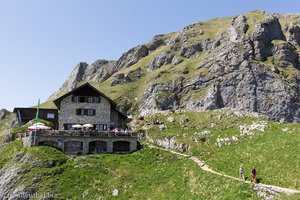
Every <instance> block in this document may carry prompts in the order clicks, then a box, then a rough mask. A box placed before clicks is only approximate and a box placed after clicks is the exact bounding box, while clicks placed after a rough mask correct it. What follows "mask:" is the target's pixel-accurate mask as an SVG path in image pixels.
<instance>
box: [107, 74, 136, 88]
mask: <svg viewBox="0 0 300 200" xmlns="http://www.w3.org/2000/svg"><path fill="white" fill-rule="evenodd" d="M129 82H132V80H131V78H130V77H129V76H128V74H116V75H114V77H113V80H112V82H111V86H115V85H118V84H122V83H129Z"/></svg>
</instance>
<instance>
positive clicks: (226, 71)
mask: <svg viewBox="0 0 300 200" xmlns="http://www.w3.org/2000/svg"><path fill="white" fill-rule="evenodd" d="M299 24H300V18H299V15H291V14H283V15H280V14H267V13H266V12H264V11H252V12H248V13H245V14H243V15H239V16H235V17H229V18H216V19H212V20H208V21H205V22H198V23H194V24H192V25H188V26H186V27H184V28H183V29H181V30H180V31H178V32H174V33H170V34H165V35H157V36H154V38H153V39H152V40H151V41H150V42H148V43H146V44H142V45H139V46H137V47H134V48H132V49H130V50H129V51H127V52H125V53H124V54H123V55H122V56H121V57H120V58H119V59H118V60H117V61H110V63H109V62H108V63H109V65H106V64H102V65H97V66H95V65H94V64H91V65H87V64H86V63H85V64H81V65H84V67H80V66H81V65H79V66H78V65H77V66H76V67H75V69H74V70H73V72H72V73H71V74H70V76H69V78H68V79H67V80H66V82H65V83H64V84H63V86H62V88H61V89H60V90H59V91H57V92H56V93H54V94H53V95H52V96H51V98H50V99H54V98H55V97H57V96H59V95H60V94H62V91H65V92H66V91H69V90H71V89H73V88H74V87H76V86H78V84H81V83H82V82H86V81H89V82H92V83H93V84H94V85H96V87H97V88H98V89H99V90H101V91H104V92H105V93H106V94H107V95H108V96H110V97H112V98H113V99H114V100H116V101H117V102H118V103H119V104H120V106H121V109H122V110H123V111H125V112H130V113H134V114H141V115H146V114H148V113H155V112H157V111H160V110H168V109H174V110H176V109H184V110H199V111H201V110H212V109H219V108H229V109H238V110H245V111H249V112H259V113H261V114H264V115H267V116H269V118H270V119H271V120H276V121H281V122H299V121H300V114H299V113H300V109H299V105H298V103H299V99H300V97H299V95H298V93H299V83H300V73H299V68H300V65H299V45H300V28H299ZM80 68H86V69H88V70H79V69H80ZM78 77H79V78H78Z"/></svg>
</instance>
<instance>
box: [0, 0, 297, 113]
mask: <svg viewBox="0 0 300 200" xmlns="http://www.w3.org/2000/svg"><path fill="white" fill-rule="evenodd" d="M0 8H1V11H0V26H1V27H0V95H1V96H0V108H6V109H8V110H11V111H12V110H13V108H14V107H30V106H33V105H36V104H37V102H38V99H40V100H41V102H44V101H46V100H47V99H48V97H49V96H50V95H51V94H52V93H53V92H54V91H56V90H58V89H59V87H60V86H61V85H62V84H63V82H64V81H65V80H66V78H67V77H68V75H69V74H70V72H71V71H72V69H73V68H74V67H75V65H76V64H77V63H79V62H87V63H89V64H90V63H92V62H94V61H96V60H98V59H107V60H116V59H118V58H119V57H120V56H121V55H122V54H123V53H124V52H126V51H127V50H129V49H130V48H132V47H135V46H137V45H139V44H144V43H146V42H148V41H150V40H151V39H152V38H153V36H154V35H157V34H164V33H170V32H174V31H178V30H180V29H182V28H183V27H185V26H187V25H189V24H192V23H195V22H199V21H204V20H208V19H212V18H217V17H228V16H236V15H239V14H243V13H245V12H248V11H251V10H265V11H267V12H268V13H274V12H276V13H299V12H300V10H299V8H300V2H299V1H297V0H251V1H242V0H209V1H207V0H206V1H205V0H184V1H183V0H181V1H180V0H148V1H146V0H106V1H104V0H88V1H87V0H26V1H25V0H0ZM108 95H109V94H108Z"/></svg>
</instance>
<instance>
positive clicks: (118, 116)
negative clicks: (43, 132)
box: [54, 83, 127, 131]
mask: <svg viewBox="0 0 300 200" xmlns="http://www.w3.org/2000/svg"><path fill="white" fill-rule="evenodd" d="M54 103H55V105H56V106H57V107H58V110H59V111H58V112H59V115H58V124H59V130H69V129H71V128H72V126H74V125H76V124H80V125H84V124H92V125H93V127H94V129H95V130H99V131H106V130H110V129H111V128H119V129H126V123H125V120H126V119H127V116H126V115H125V114H123V113H122V112H120V111H119V110H118V109H117V106H116V103H115V102H114V101H113V100H111V99H110V98H109V97H107V96H106V95H104V94H103V93H101V92H100V91H98V90H97V89H96V88H94V87H93V86H91V85H90V84H89V83H86V84H84V85H82V86H80V87H78V88H76V89H74V90H73V91H71V92H69V93H67V94H65V95H63V96H62V97H60V98H58V99H56V100H54Z"/></svg>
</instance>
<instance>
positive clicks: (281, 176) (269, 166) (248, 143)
mask: <svg viewBox="0 0 300 200" xmlns="http://www.w3.org/2000/svg"><path fill="white" fill-rule="evenodd" d="M170 115H171V114H170ZM218 116H222V119H221V120H218ZM167 117H168V116H164V115H160V116H158V118H159V119H160V120H162V121H164V122H165V123H166V125H167V127H168V129H166V130H164V131H160V130H159V129H158V126H154V127H152V128H150V129H149V130H148V135H149V136H150V137H152V138H166V137H167V138H168V137H171V136H176V139H177V141H178V143H185V144H189V145H190V146H191V150H190V153H191V154H193V155H196V156H198V157H200V158H201V159H203V160H205V161H206V162H207V163H208V164H209V165H210V166H211V167H212V168H213V169H215V170H216V171H219V172H224V173H226V174H229V175H232V176H236V177H238V168H239V165H240V164H241V163H244V166H245V170H246V176H247V177H248V178H249V177H250V169H251V167H252V166H253V165H255V166H256V167H257V170H258V178H259V179H260V181H261V182H263V183H266V184H273V185H278V186H283V187H289V188H294V189H300V173H299V167H300V125H299V124H279V123H275V122H267V128H266V130H265V132H261V131H258V130H256V131H253V132H254V133H255V134H254V135H252V136H240V129H239V125H247V124H248V125H251V124H252V123H253V122H259V123H260V122H261V121H262V120H260V119H255V118H250V117H237V116H235V115H233V114H229V116H227V114H225V113H222V112H220V111H213V112H212V111H210V112H200V113H185V114H181V115H180V114H176V115H173V117H174V118H175V120H176V121H177V123H176V122H175V123H171V122H168V121H167ZM186 117H187V118H189V120H190V121H189V122H188V123H187V124H185V125H179V124H178V121H179V119H180V118H186ZM152 118H153V117H152ZM148 121H149V122H151V119H148ZM212 126H213V127H212ZM285 128H288V131H287V132H284V131H283V130H284V129H285ZM204 130H209V131H211V133H210V134H209V135H203V136H199V135H198V134H199V133H201V132H202V131H204ZM232 136H236V137H238V138H239V141H237V142H233V144H230V145H224V146H221V147H219V146H218V145H216V140H217V138H226V137H228V138H231V137H232ZM204 140H205V142H203V141H204Z"/></svg>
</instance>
